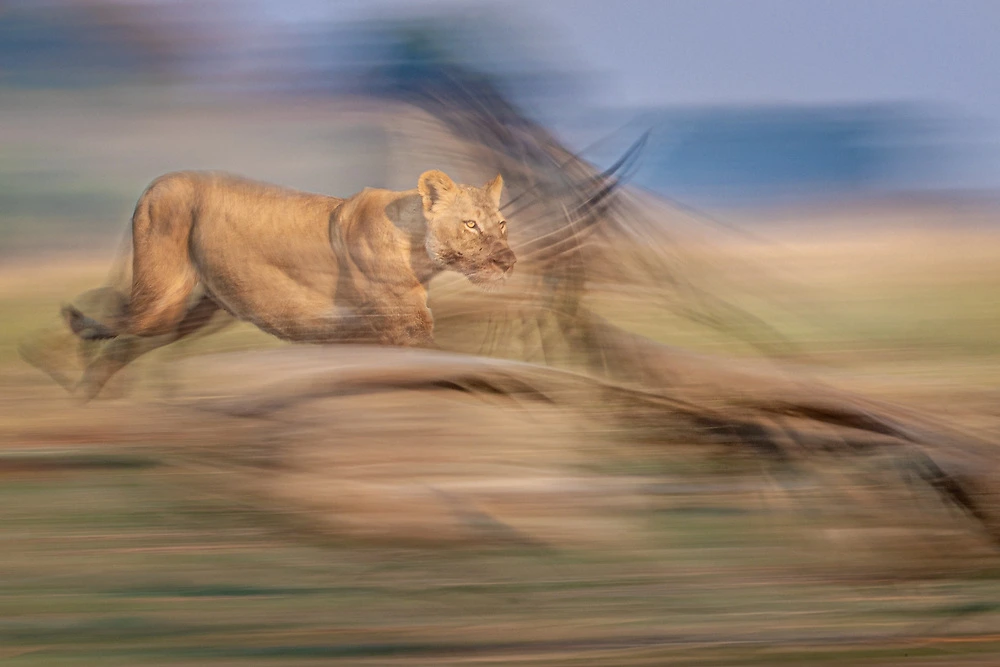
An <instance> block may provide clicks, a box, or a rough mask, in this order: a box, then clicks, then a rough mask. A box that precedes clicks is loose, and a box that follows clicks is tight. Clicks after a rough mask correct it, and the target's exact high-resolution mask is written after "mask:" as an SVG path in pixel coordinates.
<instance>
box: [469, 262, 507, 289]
mask: <svg viewBox="0 0 1000 667" xmlns="http://www.w3.org/2000/svg"><path fill="white" fill-rule="evenodd" d="M513 271H514V267H513V266H508V267H507V268H501V267H499V266H497V265H496V264H492V263H491V264H489V265H487V266H484V267H478V268H476V269H475V270H473V271H470V272H468V273H467V274H466V276H467V277H468V278H469V282H471V283H472V284H473V285H475V286H477V287H480V288H482V289H484V290H486V291H493V290H496V289H499V288H500V287H501V286H502V285H503V284H504V283H505V282H507V278H509V277H510V274H511V273H513Z"/></svg>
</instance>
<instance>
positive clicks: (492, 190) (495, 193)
mask: <svg viewBox="0 0 1000 667" xmlns="http://www.w3.org/2000/svg"><path fill="white" fill-rule="evenodd" d="M483 188H484V189H485V190H486V194H488V195H489V196H490V198H492V199H493V201H494V202H495V203H496V206H497V208H500V193H501V192H503V176H501V175H500V174H497V176H496V178H494V179H493V180H492V181H490V182H489V183H487V184H486V185H484V186H483Z"/></svg>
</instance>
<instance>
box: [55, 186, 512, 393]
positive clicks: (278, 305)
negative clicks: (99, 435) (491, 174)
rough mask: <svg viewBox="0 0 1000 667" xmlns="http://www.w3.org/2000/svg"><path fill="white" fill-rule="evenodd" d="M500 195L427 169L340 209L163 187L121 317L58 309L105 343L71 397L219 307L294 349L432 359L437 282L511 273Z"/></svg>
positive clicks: (237, 191)
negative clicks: (419, 350) (432, 285)
mask: <svg viewBox="0 0 1000 667" xmlns="http://www.w3.org/2000/svg"><path fill="white" fill-rule="evenodd" d="M502 188H503V179H502V178H501V177H500V176H499V175H498V176H497V177H496V178H495V179H493V180H492V181H490V182H489V183H487V184H486V185H485V186H483V187H473V186H468V185H459V184H456V183H454V182H453V181H452V180H451V179H450V178H449V177H448V176H447V175H445V174H444V173H442V172H440V171H436V170H434V171H428V172H425V173H424V174H422V175H421V176H420V178H419V180H418V184H417V188H415V189H413V190H407V191H403V192H396V191H390V190H381V189H372V188H366V189H365V190H363V191H361V192H359V193H358V194H356V195H354V196H352V197H350V198H348V199H340V198H337V197H328V196H324V195H318V194H311V193H306V192H299V191H296V190H291V189H288V188H283V187H279V186H275V185H269V184H265V183H259V182H256V181H250V180H247V179H243V178H239V177H236V176H232V175H228V174H221V173H206V172H178V173H171V174H167V175H165V176H161V177H160V178H158V179H156V180H155V181H153V183H152V184H151V185H150V186H149V187H148V188H147V189H146V191H145V192H144V193H143V195H142V196H141V197H140V198H139V201H138V203H137V204H136V208H135V212H134V214H133V217H132V282H131V293H130V295H129V297H128V298H122V307H121V309H120V312H119V313H118V314H117V316H115V317H112V318H110V319H109V320H107V321H104V322H101V321H99V320H98V319H96V318H91V317H88V316H87V315H86V314H85V313H83V312H80V311H79V310H77V309H75V308H73V307H66V308H64V309H63V316H64V318H65V319H66V321H67V323H68V325H69V326H70V329H71V330H72V331H73V332H74V333H75V334H77V335H78V336H80V337H81V338H84V339H89V340H95V339H111V342H109V343H108V344H107V345H106V346H105V348H104V349H103V350H102V351H101V353H100V354H98V356H97V357H96V358H95V359H94V360H93V361H92V362H91V363H90V365H89V366H88V368H87V369H86V371H85V373H84V376H83V379H82V380H81V384H80V391H81V392H82V393H83V394H84V395H85V396H86V397H92V396H94V395H96V393H97V392H99V391H100V388H101V387H102V386H103V385H104V383H105V382H106V381H107V380H108V379H109V378H110V377H111V375H113V374H114V373H115V372H117V371H118V370H119V369H120V368H122V367H123V366H125V365H126V364H128V363H129V362H130V361H132V360H133V359H135V358H136V357H137V356H139V355H140V354H142V353H144V352H147V351H149V350H150V349H152V348H153V347H159V346H161V345H164V344H167V343H170V342H173V341H175V340H177V339H179V338H182V337H184V336H186V335H189V334H190V333H193V332H194V331H197V330H198V329H200V328H202V327H203V326H204V325H205V324H206V323H207V322H208V321H209V320H210V319H211V317H212V316H213V314H215V313H216V311H218V310H219V309H223V310H225V311H227V312H228V313H230V314H231V315H232V316H234V317H235V318H236V319H239V320H244V321H247V322H251V323H253V324H254V325H256V326H258V327H259V328H261V329H263V330H264V331H267V332H268V333H271V334H273V335H275V336H278V337H279V338H283V339H286V340H291V341H297V342H310V343H342V342H365V343H375V344H383V345H398V346H421V347H431V346H433V328H434V320H433V317H432V315H431V312H430V309H429V308H428V307H427V284H428V282H429V281H430V279H431V278H432V277H433V276H434V275H436V274H437V273H439V272H441V271H444V270H455V271H458V272H460V273H462V274H464V275H466V276H467V277H468V278H469V280H470V281H472V282H473V283H475V284H477V285H480V286H482V287H484V288H488V287H492V286H495V285H498V284H501V283H502V282H503V281H504V280H505V279H506V277H507V276H508V275H509V274H510V271H511V270H512V268H513V265H514V262H515V257H514V253H513V252H512V251H511V249H510V246H509V244H508V243H507V232H506V221H505V220H504V219H503V217H502V215H501V213H500V211H499V205H500V194H501V190H502ZM199 295H200V296H199ZM151 341H152V342H151Z"/></svg>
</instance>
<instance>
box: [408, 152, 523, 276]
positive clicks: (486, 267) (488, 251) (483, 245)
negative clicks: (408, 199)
mask: <svg viewBox="0 0 1000 667" xmlns="http://www.w3.org/2000/svg"><path fill="white" fill-rule="evenodd" d="M417 189H418V190H419V192H420V196H421V198H422V199H423V207H424V217H425V218H426V219H427V237H426V247H427V254H428V255H429V256H430V258H431V260H432V261H433V262H434V263H435V264H436V265H437V266H439V267H441V268H443V269H451V270H452V271H458V272H459V273H461V274H463V275H465V276H466V277H467V278H468V279H469V280H470V281H471V282H472V283H473V284H475V285H478V286H480V287H483V288H487V289H488V288H490V287H497V286H499V285H500V284H502V283H503V281H504V280H505V279H506V278H507V276H509V275H510V273H511V271H512V270H513V269H514V262H516V261H517V258H516V257H514V253H513V251H511V249H510V245H508V243H507V221H506V220H505V219H504V217H503V215H502V214H501V213H500V192H501V190H503V178H502V177H501V176H500V175H499V174H497V177H496V178H494V179H493V180H492V181H490V182H489V183H487V184H486V185H484V186H483V187H481V188H477V187H474V186H470V185H460V184H457V183H455V182H454V181H452V180H451V179H450V178H449V177H448V176H447V175H446V174H444V173H443V172H440V171H437V170H433V171H428V172H424V173H423V174H421V175H420V180H419V181H418V183H417Z"/></svg>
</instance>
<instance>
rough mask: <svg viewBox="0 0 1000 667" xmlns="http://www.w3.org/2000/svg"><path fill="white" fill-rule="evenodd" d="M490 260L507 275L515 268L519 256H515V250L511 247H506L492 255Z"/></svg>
mask: <svg viewBox="0 0 1000 667" xmlns="http://www.w3.org/2000/svg"><path fill="white" fill-rule="evenodd" d="M490 262H491V263H492V264H493V266H495V267H496V268H498V269H500V271H501V272H502V273H503V274H504V275H507V274H508V273H510V271H511V269H513V268H514V264H515V263H516V262H517V257H515V256H514V251H512V250H511V249H510V248H504V249H503V250H500V251H499V252H497V253H495V254H494V255H493V256H492V257H490Z"/></svg>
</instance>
